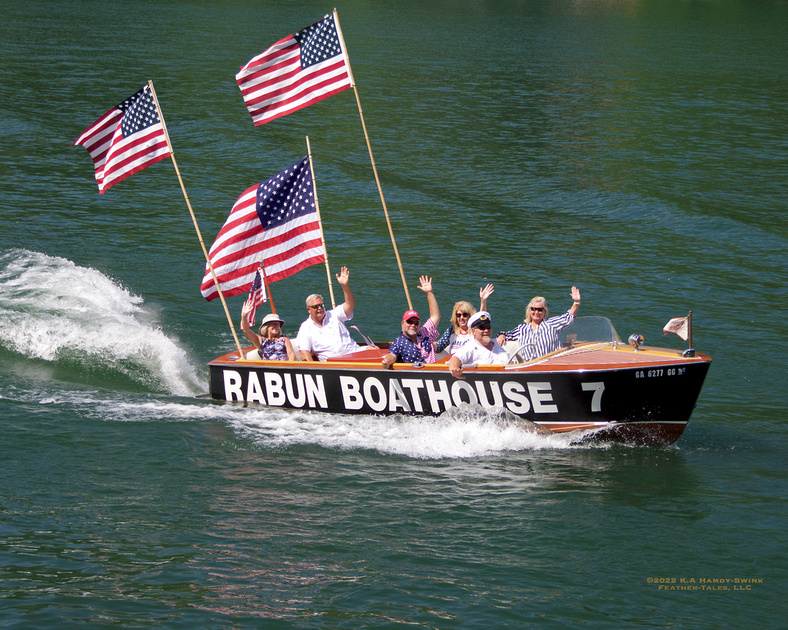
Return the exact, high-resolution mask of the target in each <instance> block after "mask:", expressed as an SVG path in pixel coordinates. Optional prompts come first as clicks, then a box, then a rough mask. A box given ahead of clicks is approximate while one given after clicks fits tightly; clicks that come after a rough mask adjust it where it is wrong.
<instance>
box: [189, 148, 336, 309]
mask: <svg viewBox="0 0 788 630" xmlns="http://www.w3.org/2000/svg"><path fill="white" fill-rule="evenodd" d="M208 257H209V259H210V261H211V265H213V269H214V272H215V273H216V277H217V278H218V280H219V285H220V286H221V289H222V293H223V294H224V295H226V296H233V295H239V294H241V293H244V292H246V291H248V290H249V289H250V288H251V286H252V282H251V278H252V274H253V273H254V270H255V268H256V267H257V266H258V265H259V264H260V260H261V259H263V260H264V264H265V270H266V274H267V278H268V282H269V283H270V282H276V281H277V280H281V279H282V278H287V277H288V276H291V275H293V274H294V273H297V272H299V271H301V269H304V268H305V267H309V266H310V265H316V264H318V263H321V262H325V260H326V258H325V250H324V248H323V240H322V238H321V235H320V224H319V222H318V219H317V206H316V204H315V190H314V187H313V186H312V169H311V168H310V165H309V157H308V156H307V157H305V158H303V159H302V160H300V161H298V162H296V163H295V164H293V165H292V166H291V167H289V168H287V169H285V170H284V171H282V172H281V173H279V174H277V175H274V176H273V177H272V178H270V179H268V180H267V181H264V182H263V183H261V184H255V185H254V186H252V187H251V188H248V189H247V190H246V191H244V193H243V194H242V195H241V196H240V197H239V198H238V200H237V201H236V202H235V204H234V205H233V209H232V211H231V212H230V216H229V217H228V218H227V221H225V223H224V226H223V227H222V229H221V230H220V231H219V235H218V236H217V237H216V241H215V242H214V244H213V245H212V246H211V251H210V252H209V255H208ZM200 291H201V293H202V295H203V297H204V298H205V299H206V300H209V301H210V300H212V299H214V298H215V297H217V296H218V295H219V292H218V291H217V290H216V285H215V283H214V281H213V276H212V275H211V273H210V270H209V269H208V265H206V266H205V277H204V278H203V281H202V285H201V286H200Z"/></svg>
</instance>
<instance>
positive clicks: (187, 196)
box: [148, 81, 244, 359]
mask: <svg viewBox="0 0 788 630" xmlns="http://www.w3.org/2000/svg"><path fill="white" fill-rule="evenodd" d="M148 86H150V93H151V95H152V96H153V102H154V103H155V104H156V112H157V113H158V114H159V120H160V121H161V127H162V129H163V130H164V138H165V139H166V140H167V148H168V149H169V150H170V157H171V158H172V164H173V166H174V167H175V173H176V174H177V175H178V181H179V182H180V184H181V190H182V191H183V198H184V199H185V200H186V206H187V207H188V208H189V214H190V215H191V217H192V223H194V229H195V230H196V231H197V238H198V239H199V240H200V246H201V247H202V252H203V254H204V255H205V260H206V262H207V263H208V268H209V269H210V270H211V275H212V276H213V281H214V284H216V290H217V291H218V292H219V299H221V301H222V306H224V312H225V314H226V315H227V323H228V324H230V330H231V331H232V333H233V339H235V345H236V346H237V347H238V354H239V355H240V358H241V359H243V358H244V351H243V349H242V348H241V342H240V341H239V340H238V335H237V334H236V332H235V326H233V320H232V317H230V311H229V309H228V308H227V303H226V302H225V301H224V295H222V290H221V289H220V288H219V279H218V278H217V277H216V273H215V272H214V270H213V265H212V264H211V259H210V257H209V256H208V250H207V249H206V248H205V243H204V242H203V240H202V234H201V233H200V227H199V226H198V225H197V219H196V217H195V216H194V210H192V204H191V203H190V202H189V195H187V194H186V187H185V186H184V185H183V179H182V178H181V172H180V170H179V169H178V163H177V162H176V161H175V152H174V151H173V150H172V143H171V142H170V134H169V133H168V132H167V125H165V124H164V115H163V114H162V112H161V107H159V99H158V97H157V96H156V90H154V89H153V81H148Z"/></svg>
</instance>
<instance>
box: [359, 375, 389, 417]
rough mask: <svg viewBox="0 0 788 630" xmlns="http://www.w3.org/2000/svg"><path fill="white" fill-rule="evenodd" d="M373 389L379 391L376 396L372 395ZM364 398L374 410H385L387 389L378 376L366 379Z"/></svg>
mask: <svg viewBox="0 0 788 630" xmlns="http://www.w3.org/2000/svg"><path fill="white" fill-rule="evenodd" d="M373 389H374V390H375V391H376V392H377V394H376V395H375V396H373V395H372V390H373ZM364 400H366V401H367V404H368V405H369V406H370V407H372V410H373V411H383V410H384V409H385V408H386V389H385V388H384V387H383V383H381V382H380V381H379V380H378V379H376V378H367V379H364Z"/></svg>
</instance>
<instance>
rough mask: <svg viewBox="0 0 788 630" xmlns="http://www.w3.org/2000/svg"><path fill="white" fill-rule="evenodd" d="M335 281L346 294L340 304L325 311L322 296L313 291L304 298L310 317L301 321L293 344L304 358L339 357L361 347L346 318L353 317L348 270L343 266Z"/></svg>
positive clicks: (354, 301)
mask: <svg viewBox="0 0 788 630" xmlns="http://www.w3.org/2000/svg"><path fill="white" fill-rule="evenodd" d="M337 282H339V284H340V285H341V286H342V292H343V294H344V297H345V301H344V303H343V304H340V305H339V306H337V307H336V308H334V309H332V310H330V311H326V306H325V304H324V303H323V296H322V295H317V294H312V295H310V296H309V297H308V298H307V299H306V310H307V313H309V318H308V319H307V320H306V321H304V323H302V324H301V328H299V329H298V336H297V337H296V339H295V342H296V345H297V346H298V349H299V350H300V352H301V358H302V359H303V360H304V361H325V360H326V359H328V358H329V357H338V356H341V355H343V354H350V353H351V352H356V351H358V350H361V349H362V348H361V346H359V345H358V344H357V343H356V342H355V341H353V338H352V337H351V336H350V332H349V331H348V329H347V328H346V327H345V322H346V321H349V320H351V319H353V309H354V308H355V306H356V300H355V299H354V298H353V292H352V291H351V290H350V272H349V271H348V268H347V267H342V269H341V270H340V272H339V273H338V274H337Z"/></svg>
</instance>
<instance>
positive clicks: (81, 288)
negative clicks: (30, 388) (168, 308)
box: [0, 249, 205, 395]
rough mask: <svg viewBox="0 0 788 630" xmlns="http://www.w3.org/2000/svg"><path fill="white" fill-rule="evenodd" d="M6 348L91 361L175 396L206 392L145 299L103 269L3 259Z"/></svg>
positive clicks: (14, 255)
mask: <svg viewBox="0 0 788 630" xmlns="http://www.w3.org/2000/svg"><path fill="white" fill-rule="evenodd" d="M0 343H1V344H2V345H3V346H4V347H6V348H8V349H10V350H13V351H15V352H18V353H19V354H22V355H24V356H26V357H29V358H35V359H42V360H44V361H57V360H58V358H59V357H62V356H63V354H64V353H68V354H69V355H76V356H83V357H90V358H91V359H93V360H97V361H98V362H99V363H101V364H104V365H106V366H107V367H108V368H110V369H116V370H118V371H119V372H122V373H124V374H126V375H127V376H130V377H131V378H135V379H137V380H145V381H146V382H149V381H151V380H152V381H154V382H157V383H159V384H160V386H161V387H163V388H165V389H166V390H167V391H168V392H170V393H172V394H178V395H188V394H195V393H198V392H200V391H201V390H202V391H204V388H205V385H204V383H202V382H201V380H200V378H199V377H198V375H197V370H196V369H195V368H194V366H192V365H191V364H190V362H189V359H188V355H187V353H186V351H185V350H184V348H182V347H181V346H180V345H179V344H178V342H177V340H175V339H172V338H170V337H168V336H167V335H166V334H165V333H164V332H163V331H162V330H161V327H160V326H159V325H158V324H157V322H156V315H155V313H154V312H153V311H152V310H151V309H150V308H146V306H145V304H144V301H143V299H142V298H141V297H139V296H136V295H132V294H131V293H130V292H129V291H128V290H127V289H126V288H124V287H122V286H120V285H119V284H118V283H116V282H114V281H113V280H112V279H110V278H108V277H107V276H105V275H104V274H102V273H101V272H99V271H97V270H95V269H90V268H85V267H79V266H77V265H75V264H74V263H73V262H71V261H69V260H66V259H65V258H59V257H56V256H48V255H46V254H42V253H38V252H30V251H27V250H22V249H15V250H11V251H9V252H7V253H5V254H3V255H2V256H0ZM129 366H132V367H131V368H130V367H129ZM142 375H144V376H142Z"/></svg>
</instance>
